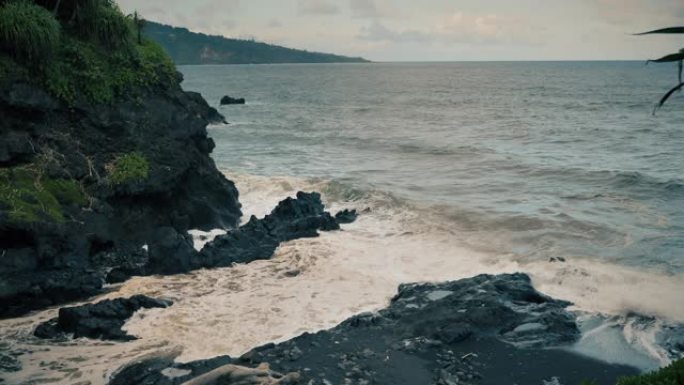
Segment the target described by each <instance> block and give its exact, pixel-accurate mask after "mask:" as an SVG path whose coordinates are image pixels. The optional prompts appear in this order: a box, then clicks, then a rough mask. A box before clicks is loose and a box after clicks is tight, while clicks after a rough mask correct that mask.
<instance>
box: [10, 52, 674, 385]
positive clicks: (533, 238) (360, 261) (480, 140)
mask: <svg viewBox="0 0 684 385" xmlns="http://www.w3.org/2000/svg"><path fill="white" fill-rule="evenodd" d="M180 70H181V72H182V73H183V74H184V77H185V80H184V82H183V86H184V88H185V89H186V90H192V91H198V92H201V93H202V95H203V96H204V97H205V98H206V99H207V100H208V101H209V103H210V104H212V105H214V106H215V107H217V108H218V109H219V111H220V112H221V113H223V114H224V115H225V116H226V118H227V120H228V121H229V122H230V124H228V125H214V126H210V127H209V134H210V136H211V137H213V138H214V140H215V142H216V149H215V150H214V153H213V158H214V160H215V162H216V164H217V166H218V167H219V169H221V170H222V171H224V172H225V173H226V175H227V176H228V177H229V178H230V179H231V180H234V181H235V182H236V184H237V187H238V189H239V190H240V194H241V196H240V200H241V202H242V203H243V206H244V211H245V214H246V216H245V219H248V217H249V215H257V216H262V215H264V214H266V213H267V212H268V211H270V209H271V208H272V207H274V206H275V204H276V203H277V202H278V201H279V200H281V199H283V198H284V197H286V196H291V195H294V194H295V193H296V192H297V191H298V190H305V191H320V192H321V193H322V194H323V198H324V201H325V202H326V203H327V204H328V205H329V206H330V207H331V208H332V209H333V210H337V209H341V208H355V209H357V210H358V211H359V212H360V213H361V215H360V217H359V219H358V220H357V222H355V223H353V224H351V225H347V226H344V227H343V231H341V232H331V233H325V234H322V236H321V237H319V238H315V239H300V240H296V241H293V242H288V243H286V244H285V245H283V246H281V247H280V248H279V249H278V251H277V253H276V256H275V258H274V259H272V260H269V261H258V262H254V263H251V264H248V265H239V266H235V267H232V268H225V269H214V270H200V271H196V272H193V273H190V274H185V275H179V276H173V277H143V278H134V279H132V280H130V281H128V282H126V283H124V284H122V285H119V286H115V287H112V288H111V289H112V292H110V293H107V294H105V295H103V296H102V298H111V297H118V296H128V295H132V294H140V293H142V294H148V295H154V296H161V297H166V298H170V299H172V300H174V301H176V304H175V305H174V306H173V307H171V308H169V309H151V310H144V311H141V312H139V313H137V314H136V316H135V317H134V319H132V320H131V321H130V322H129V323H128V324H127V326H126V329H127V330H128V331H129V332H130V333H132V334H134V335H138V336H140V337H142V338H141V339H140V340H137V341H134V342H130V343H127V344H125V346H123V344H112V343H103V342H96V341H88V340H77V342H75V343H73V342H68V343H64V344H62V345H58V346H55V345H52V344H51V343H46V342H43V341H36V340H33V339H31V338H30V337H29V335H30V332H31V330H32V327H33V326H34V325H35V324H36V323H37V322H39V321H41V320H45V319H47V318H50V317H52V316H54V315H55V313H56V309H50V310H46V311H42V312H38V313H35V314H33V315H31V316H29V317H24V318H20V319H14V320H5V321H0V337H2V341H3V343H7V344H10V345H11V346H13V347H15V348H21V349H32V350H33V351H34V354H31V355H27V356H23V358H22V363H23V365H24V368H25V369H24V370H23V371H22V372H19V373H16V374H13V375H12V376H14V377H8V379H9V380H27V379H31V380H38V379H44V378H52V379H53V380H54V381H53V382H54V383H64V384H68V383H72V382H73V381H75V379H74V378H76V379H79V380H85V379H88V380H90V381H92V383H93V384H98V383H103V382H104V381H105V379H106V378H107V376H109V375H110V374H111V372H112V370H114V369H115V368H116V367H117V366H118V365H120V364H123V363H125V362H128V361H129V360H130V359H132V358H134V357H139V356H144V355H145V354H148V353H149V352H152V351H156V350H158V349H160V348H162V349H166V350H168V351H169V354H174V355H177V357H178V358H177V359H178V360H179V361H189V360H194V359H200V358H209V357H213V356H216V355H220V354H230V355H239V354H241V353H243V352H245V351H247V350H249V349H250V348H252V347H254V346H257V345H261V344H264V343H267V342H270V341H282V340H286V339H288V338H290V337H292V336H295V335H298V334H300V333H302V332H305V331H315V330H320V329H323V328H328V327H332V326H334V325H336V324H337V323H339V322H341V321H342V320H344V319H346V318H347V317H349V316H350V315H352V314H356V313H359V312H363V311H372V310H377V309H379V308H381V307H383V306H385V305H386V304H387V301H388V300H389V298H390V297H391V296H392V295H393V294H394V293H395V292H396V287H397V285H398V284H399V283H403V282H415V281H441V280H452V279H459V278H464V277H469V276H472V275H475V274H481V273H501V272H514V271H522V272H526V273H528V274H529V275H530V276H531V277H532V280H533V283H534V284H535V286H536V287H537V288H538V289H539V290H541V291H542V292H544V293H546V294H549V295H552V296H554V297H557V298H562V299H567V300H570V301H572V302H573V303H574V304H575V305H574V307H573V309H574V310H576V311H577V312H578V314H580V315H581V316H580V319H581V320H582V324H581V328H582V330H583V333H584V334H583V335H584V337H583V338H582V339H581V340H580V341H579V342H578V343H577V344H576V345H575V346H573V347H571V349H574V350H576V351H579V352H582V353H585V354H587V355H590V356H593V357H596V358H600V359H602V360H606V361H609V362H615V363H625V364H630V365H634V366H637V367H639V368H642V369H644V370H646V369H651V368H654V367H657V366H659V365H662V364H663V363H666V362H667V361H668V360H669V356H668V352H667V349H666V348H665V347H664V345H663V338H664V337H663V336H662V331H663V330H665V329H667V328H668V327H669V326H671V325H676V324H681V323H684V306H682V299H681V293H682V292H684V172H682V169H681V167H682V164H684V153H683V152H682V149H683V148H684V104H683V103H684V100H682V98H681V96H679V95H675V96H674V97H673V99H672V100H671V101H670V102H669V103H668V104H667V105H666V106H665V107H664V108H663V109H662V110H660V111H659V112H658V113H657V114H656V115H653V114H652V110H653V105H654V103H655V102H656V101H657V100H658V99H659V98H660V96H661V95H662V94H663V93H664V92H666V91H667V90H668V89H669V88H670V87H671V86H673V85H674V83H675V80H676V71H675V67H674V66H669V65H665V66H656V65H650V66H644V64H643V63H639V62H496V63H493V62H482V63H481V62H464V63H370V64H339V65H333V64H326V65H322V64H311V65H307V64H297V65H294V64H293V65H231V66H183V67H180ZM226 94H227V95H230V96H233V97H244V98H246V99H247V104H246V105H231V106H219V105H218V104H219V103H218V102H219V99H220V98H221V97H222V96H223V95H226ZM198 246H199V245H198ZM293 270H297V271H298V272H299V274H298V275H297V276H296V277H292V274H286V273H287V272H291V271H293ZM98 299H99V298H98ZM53 361H54V363H55V365H53V366H51V365H50V364H49V363H50V362H53ZM46 362H47V364H46ZM57 362H59V365H58V364H57ZM64 362H67V364H64ZM69 362H71V363H73V364H72V366H69V364H68V363H69Z"/></svg>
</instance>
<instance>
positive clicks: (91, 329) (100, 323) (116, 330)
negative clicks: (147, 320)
mask: <svg viewBox="0 0 684 385" xmlns="http://www.w3.org/2000/svg"><path fill="white" fill-rule="evenodd" d="M172 304H173V302H171V301H167V300H160V299H156V298H150V297H147V296H144V295H136V296H133V297H131V298H116V299H107V300H104V301H100V302H98V303H96V304H87V305H82V306H76V307H63V308H61V309H59V316H58V317H57V318H53V319H51V320H49V321H46V322H44V323H42V324H40V325H38V327H37V328H36V330H35V331H34V333H33V334H34V335H35V336H36V337H38V338H46V339H47V338H58V337H61V336H63V335H65V334H73V338H80V337H87V338H97V339H101V340H114V341H129V340H134V339H136V337H134V336H131V335H129V334H127V333H126V332H125V331H123V330H121V327H122V326H123V325H124V323H126V320H128V319H129V318H131V316H133V313H135V312H136V311H138V310H140V309H151V308H166V307H168V306H171V305H172Z"/></svg>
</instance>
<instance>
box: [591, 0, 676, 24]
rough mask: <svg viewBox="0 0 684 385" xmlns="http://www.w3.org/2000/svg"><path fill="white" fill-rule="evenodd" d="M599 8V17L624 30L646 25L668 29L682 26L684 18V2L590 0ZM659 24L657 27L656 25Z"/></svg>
mask: <svg viewBox="0 0 684 385" xmlns="http://www.w3.org/2000/svg"><path fill="white" fill-rule="evenodd" d="M589 1H590V2H593V3H594V4H592V5H593V6H594V7H595V8H598V12H599V16H600V17H602V18H603V19H604V20H605V21H607V22H608V23H611V24H613V25H616V26H619V27H622V28H634V27H637V28H643V27H642V26H645V25H647V24H648V25H654V26H655V27H666V26H671V25H675V24H676V25H681V24H682V18H684V1H682V0H652V1H643V0H589ZM656 24H657V25H656Z"/></svg>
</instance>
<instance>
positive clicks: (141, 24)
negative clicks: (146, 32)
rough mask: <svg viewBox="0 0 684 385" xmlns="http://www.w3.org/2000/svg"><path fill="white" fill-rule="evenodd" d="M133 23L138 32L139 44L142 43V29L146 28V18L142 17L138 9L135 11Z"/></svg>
mask: <svg viewBox="0 0 684 385" xmlns="http://www.w3.org/2000/svg"><path fill="white" fill-rule="evenodd" d="M133 24H134V25H135V28H136V29H137V32H138V44H142V30H143V28H145V19H143V18H141V17H140V15H139V14H138V11H135V12H133Z"/></svg>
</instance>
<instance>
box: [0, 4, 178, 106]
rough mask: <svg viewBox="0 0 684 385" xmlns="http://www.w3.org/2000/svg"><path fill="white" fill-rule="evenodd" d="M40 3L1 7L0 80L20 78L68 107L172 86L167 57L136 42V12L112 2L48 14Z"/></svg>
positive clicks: (148, 44)
mask: <svg viewBox="0 0 684 385" xmlns="http://www.w3.org/2000/svg"><path fill="white" fill-rule="evenodd" d="M40 3H41V2H38V1H36V2H32V1H28V0H10V1H6V2H5V3H4V4H3V5H2V6H1V7H0V48H1V49H2V54H3V55H2V56H3V57H2V58H1V59H0V77H2V78H7V77H19V76H24V77H26V78H27V79H30V80H31V81H33V82H36V83H38V84H40V85H42V86H44V87H45V88H46V89H47V90H48V91H49V92H50V93H51V94H52V95H53V96H55V97H57V98H59V99H60V100H62V101H65V102H67V103H69V104H74V103H76V102H77V101H78V102H85V103H100V104H101V103H111V102H112V101H113V100H115V99H116V98H117V97H119V96H122V95H124V94H126V93H130V92H135V91H136V90H137V89H139V88H151V87H157V86H160V87H166V86H168V85H169V84H175V83H177V73H176V70H175V67H174V64H173V62H172V61H171V59H170V58H169V57H168V55H166V54H165V53H164V51H163V50H162V49H161V48H160V47H159V46H158V45H156V44H155V43H153V42H151V41H149V40H147V39H145V38H142V37H141V36H140V29H141V28H142V26H143V25H144V23H143V21H142V20H141V18H140V17H139V16H138V15H137V14H135V15H130V16H126V15H124V14H123V13H122V12H121V10H120V9H119V8H118V6H117V5H116V3H114V2H113V1H111V0H63V1H60V2H56V5H55V6H54V7H55V8H53V10H54V11H53V12H51V11H50V10H49V9H48V8H46V7H45V6H46V5H47V4H42V5H41V4H40ZM47 3H50V2H47ZM26 75H29V76H26ZM1 80H2V79H0V81H1Z"/></svg>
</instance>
